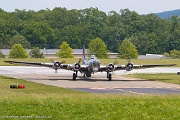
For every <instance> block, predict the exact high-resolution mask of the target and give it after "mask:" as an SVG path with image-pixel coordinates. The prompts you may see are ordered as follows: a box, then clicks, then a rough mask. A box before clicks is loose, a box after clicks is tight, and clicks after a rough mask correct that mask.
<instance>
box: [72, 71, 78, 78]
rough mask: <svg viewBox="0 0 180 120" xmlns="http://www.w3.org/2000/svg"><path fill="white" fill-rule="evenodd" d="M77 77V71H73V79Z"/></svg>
mask: <svg viewBox="0 0 180 120" xmlns="http://www.w3.org/2000/svg"><path fill="white" fill-rule="evenodd" d="M76 77H77V71H76V72H74V73H73V80H76Z"/></svg>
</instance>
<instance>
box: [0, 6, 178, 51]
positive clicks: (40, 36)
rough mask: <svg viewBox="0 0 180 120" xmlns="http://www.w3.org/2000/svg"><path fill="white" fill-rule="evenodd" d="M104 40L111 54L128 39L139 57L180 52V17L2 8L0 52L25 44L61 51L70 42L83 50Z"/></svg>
mask: <svg viewBox="0 0 180 120" xmlns="http://www.w3.org/2000/svg"><path fill="white" fill-rule="evenodd" d="M97 37H99V38H101V39H102V40H103V41H104V42H105V43H106V45H107V48H108V50H109V51H110V52H117V51H118V50H117V49H118V47H119V45H120V43H122V41H123V40H124V39H130V40H131V42H132V43H133V44H134V45H135V46H136V47H137V49H138V52H139V54H146V53H156V54H161V53H164V52H169V51H171V50H174V49H176V50H180V18H179V17H172V18H168V19H161V18H159V17H158V16H156V15H155V14H148V15H139V14H138V13H136V12H135V11H130V10H128V9H123V10H120V12H118V13H117V12H115V11H110V12H109V13H108V14H106V13H105V12H103V11H100V10H98V8H87V9H83V10H76V9H73V10H67V9H66V8H54V9H53V10H50V9H46V10H40V11H33V10H29V11H27V10H18V9H16V10H15V11H14V12H6V11H4V10H2V9H0V49H5V48H11V46H12V45H13V44H15V43H21V44H22V45H23V46H24V47H25V48H32V47H34V46H38V47H39V48H40V49H43V48H47V49H53V48H56V49H57V48H59V45H60V44H61V43H62V42H63V41H66V42H67V43H68V44H69V45H70V47H71V48H73V49H77V48H82V46H83V45H85V47H86V48H88V44H89V43H90V41H91V40H93V39H95V38H97Z"/></svg>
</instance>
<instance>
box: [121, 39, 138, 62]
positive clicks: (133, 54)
mask: <svg viewBox="0 0 180 120" xmlns="http://www.w3.org/2000/svg"><path fill="white" fill-rule="evenodd" d="M118 50H119V54H120V58H122V59H137V58H138V52H137V49H136V47H135V46H134V45H133V43H132V42H131V41H130V40H128V39H125V40H124V41H123V42H122V43H121V45H120V46H119V48H118Z"/></svg>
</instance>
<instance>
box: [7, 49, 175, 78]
mask: <svg viewBox="0 0 180 120" xmlns="http://www.w3.org/2000/svg"><path fill="white" fill-rule="evenodd" d="M52 61H53V60H52ZM4 62H7V63H10V64H24V65H32V66H44V67H50V68H53V69H55V70H56V71H57V70H58V69H66V70H72V71H74V73H73V80H76V78H77V73H78V72H80V73H83V74H84V77H91V75H92V74H94V73H96V72H107V78H108V80H109V81H111V79H112V74H111V73H112V72H113V71H116V70H126V71H131V70H133V69H139V68H151V67H163V66H174V65H176V64H154V65H133V63H132V62H128V63H127V64H126V65H116V64H115V63H110V64H109V65H101V64H100V61H99V60H98V59H97V58H96V56H95V55H91V56H90V58H89V60H88V61H86V59H85V48H84V47H83V54H82V65H80V62H81V59H79V61H78V62H77V63H74V64H63V63H64V62H65V61H62V62H58V61H53V62H52V63H36V62H20V61H4Z"/></svg>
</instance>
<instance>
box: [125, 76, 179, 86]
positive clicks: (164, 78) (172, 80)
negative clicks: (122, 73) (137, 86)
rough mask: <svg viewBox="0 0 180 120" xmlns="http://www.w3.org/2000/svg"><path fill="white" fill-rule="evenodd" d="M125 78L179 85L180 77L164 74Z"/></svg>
mask: <svg viewBox="0 0 180 120" xmlns="http://www.w3.org/2000/svg"><path fill="white" fill-rule="evenodd" d="M127 76H131V77H136V78H141V79H146V80H151V81H161V82H167V83H175V84H180V75H177V74H165V73H158V74H131V75H127Z"/></svg>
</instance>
